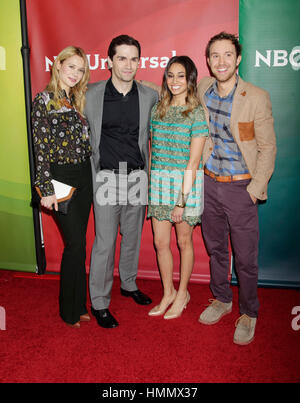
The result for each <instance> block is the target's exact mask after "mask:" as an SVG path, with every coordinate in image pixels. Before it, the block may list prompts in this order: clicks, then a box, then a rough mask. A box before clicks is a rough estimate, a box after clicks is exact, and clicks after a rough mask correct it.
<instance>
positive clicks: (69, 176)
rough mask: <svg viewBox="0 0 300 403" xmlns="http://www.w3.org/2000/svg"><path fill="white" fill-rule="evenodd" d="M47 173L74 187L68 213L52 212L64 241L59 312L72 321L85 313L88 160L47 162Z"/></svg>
mask: <svg viewBox="0 0 300 403" xmlns="http://www.w3.org/2000/svg"><path fill="white" fill-rule="evenodd" d="M51 174H52V176H53V178H54V179H57V180H58V181H61V182H64V183H67V184H68V185H71V186H74V187H76V189H77V190H76V194H75V195H74V200H72V202H71V203H70V206H69V209H68V213H67V214H62V213H59V212H55V213H54V214H55V217H56V219H57V221H58V223H59V227H60V229H61V231H62V234H63V238H64V242H65V247H64V251H63V255H62V260H61V269H60V294H59V309H60V316H61V317H62V319H63V320H64V321H65V322H67V323H70V324H74V323H76V322H78V321H79V319H80V315H83V314H85V313H87V309H86V298H87V295H86V294H87V284H86V267H85V260H86V229H87V224H88V219H89V214H90V209H91V203H92V197H93V196H92V174H91V165H90V160H87V161H85V162H83V163H81V164H76V165H74V164H69V165H57V164H51Z"/></svg>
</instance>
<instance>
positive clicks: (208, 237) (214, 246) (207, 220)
mask: <svg viewBox="0 0 300 403" xmlns="http://www.w3.org/2000/svg"><path fill="white" fill-rule="evenodd" d="M202 231H203V237H204V241H205V246H206V248H207V252H208V254H209V256H210V274H211V279H210V288H211V290H212V293H213V295H214V297H215V298H216V299H217V300H218V301H221V302H223V303H229V302H231V300H232V291H231V288H230V284H229V280H228V274H229V252H228V236H229V227H228V221H227V216H226V214H225V211H224V207H223V197H222V188H221V187H220V183H218V182H215V181H214V180H213V179H212V178H210V177H208V176H207V175H204V212H203V215H202Z"/></svg>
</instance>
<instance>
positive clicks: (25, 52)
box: [20, 0, 46, 274]
mask: <svg viewBox="0 0 300 403" xmlns="http://www.w3.org/2000/svg"><path fill="white" fill-rule="evenodd" d="M20 13H21V31H22V48H21V53H22V58H23V74H24V89H25V107H26V122H27V140H28V155H29V169H30V184H31V196H32V198H33V186H34V178H35V164H34V153H33V144H32V134H31V133H32V130H31V108H32V93H31V77H30V47H29V43H28V31H27V13H26V0H20ZM32 213H33V227H34V238H35V252H36V262H37V273H38V274H44V273H45V270H46V255H45V247H44V242H43V237H42V229H41V221H40V208H39V207H38V206H37V205H35V204H32Z"/></svg>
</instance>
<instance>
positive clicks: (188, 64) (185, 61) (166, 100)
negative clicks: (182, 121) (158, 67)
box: [157, 56, 200, 119]
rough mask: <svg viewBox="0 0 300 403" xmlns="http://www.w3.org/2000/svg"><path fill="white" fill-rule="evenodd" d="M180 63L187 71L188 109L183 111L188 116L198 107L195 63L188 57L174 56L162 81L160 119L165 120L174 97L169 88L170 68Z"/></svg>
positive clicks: (159, 105)
mask: <svg viewBox="0 0 300 403" xmlns="http://www.w3.org/2000/svg"><path fill="white" fill-rule="evenodd" d="M175 63H178V64H180V65H181V66H183V67H184V69H185V75H186V81H187V96H186V100H185V101H186V108H185V109H184V110H183V111H182V114H183V115H184V116H188V114H189V113H190V112H192V111H193V110H194V109H195V108H196V107H197V106H198V105H199V103H200V102H199V99H198V97H197V76H198V71H197V68H196V66H195V63H194V62H193V61H192V59H190V58H189V57H188V56H173V57H172V58H171V59H170V60H169V62H168V64H167V67H166V69H165V72H164V75H163V80H162V90H161V99H160V101H159V103H158V105H157V113H158V115H159V117H160V119H163V118H164V117H165V115H166V113H167V110H168V109H169V107H170V105H171V101H172V98H173V95H172V93H171V91H170V90H169V88H168V84H167V77H168V73H169V70H170V67H171V66H172V65H173V64H175Z"/></svg>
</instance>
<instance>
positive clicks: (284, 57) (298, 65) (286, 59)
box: [254, 46, 300, 70]
mask: <svg viewBox="0 0 300 403" xmlns="http://www.w3.org/2000/svg"><path fill="white" fill-rule="evenodd" d="M265 52H266V53H265V54H262V53H260V52H259V51H258V50H256V52H255V65H254V67H260V66H261V63H264V64H266V65H267V66H268V67H285V66H286V65H288V64H290V65H291V67H292V69H293V70H299V69H300V46H294V48H293V49H292V50H291V52H290V53H288V51H287V50H285V49H276V50H266V51H265Z"/></svg>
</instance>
